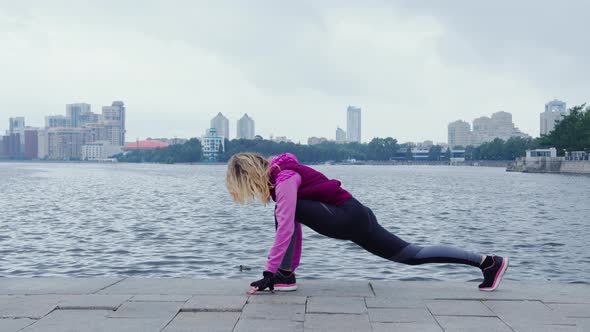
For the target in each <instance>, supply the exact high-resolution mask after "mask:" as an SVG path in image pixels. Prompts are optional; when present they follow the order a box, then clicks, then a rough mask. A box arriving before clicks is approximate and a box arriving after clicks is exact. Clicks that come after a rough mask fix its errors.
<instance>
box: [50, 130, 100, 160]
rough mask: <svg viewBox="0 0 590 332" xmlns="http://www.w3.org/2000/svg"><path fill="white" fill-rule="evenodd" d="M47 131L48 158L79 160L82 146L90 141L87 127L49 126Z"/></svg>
mask: <svg viewBox="0 0 590 332" xmlns="http://www.w3.org/2000/svg"><path fill="white" fill-rule="evenodd" d="M46 133H47V134H46V135H47V159H55V160H79V159H81V157H82V146H83V145H85V144H87V143H89V142H90V132H89V130H88V129H86V128H48V129H47V130H46ZM40 144H41V143H40Z"/></svg>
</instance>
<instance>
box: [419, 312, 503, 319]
mask: <svg viewBox="0 0 590 332" xmlns="http://www.w3.org/2000/svg"><path fill="white" fill-rule="evenodd" d="M431 314H432V313H431ZM494 314H495V313H494ZM433 316H436V317H483V318H489V317H496V318H498V316H497V315H496V316H490V315H487V316H486V315H460V314H455V315H434V314H433Z"/></svg>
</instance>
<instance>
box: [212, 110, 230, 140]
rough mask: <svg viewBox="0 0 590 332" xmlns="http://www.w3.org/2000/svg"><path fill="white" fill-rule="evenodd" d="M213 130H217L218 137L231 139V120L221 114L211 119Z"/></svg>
mask: <svg viewBox="0 0 590 332" xmlns="http://www.w3.org/2000/svg"><path fill="white" fill-rule="evenodd" d="M211 128H215V130H216V131H217V135H219V136H223V138H225V139H229V119H228V118H226V117H225V116H223V114H221V112H219V113H217V115H216V116H215V117H214V118H213V119H211Z"/></svg>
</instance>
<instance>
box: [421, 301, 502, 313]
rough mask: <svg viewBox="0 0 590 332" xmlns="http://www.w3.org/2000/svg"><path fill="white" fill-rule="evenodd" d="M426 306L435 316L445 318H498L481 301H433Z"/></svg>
mask: <svg viewBox="0 0 590 332" xmlns="http://www.w3.org/2000/svg"><path fill="white" fill-rule="evenodd" d="M426 306H427V307H428V309H429V310H430V312H431V313H432V314H433V315H444V316H496V314H495V313H493V312H492V311H491V310H490V308H488V307H486V306H485V305H484V304H483V303H481V301H478V300H472V301H465V300H432V301H428V302H427V304H426Z"/></svg>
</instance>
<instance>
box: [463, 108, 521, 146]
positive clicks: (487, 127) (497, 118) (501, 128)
mask: <svg viewBox="0 0 590 332" xmlns="http://www.w3.org/2000/svg"><path fill="white" fill-rule="evenodd" d="M511 137H522V138H526V137H529V135H527V134H525V133H523V132H522V131H520V129H518V128H517V127H516V126H514V123H513V122H512V114H510V113H508V112H496V113H494V114H492V116H491V117H490V118H488V117H487V116H482V117H479V118H477V119H475V120H473V133H472V142H471V143H472V144H473V145H475V146H477V145H481V144H483V143H485V142H491V141H493V140H494V139H495V138H500V139H502V140H504V141H506V140H508V139H509V138H511Z"/></svg>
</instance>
